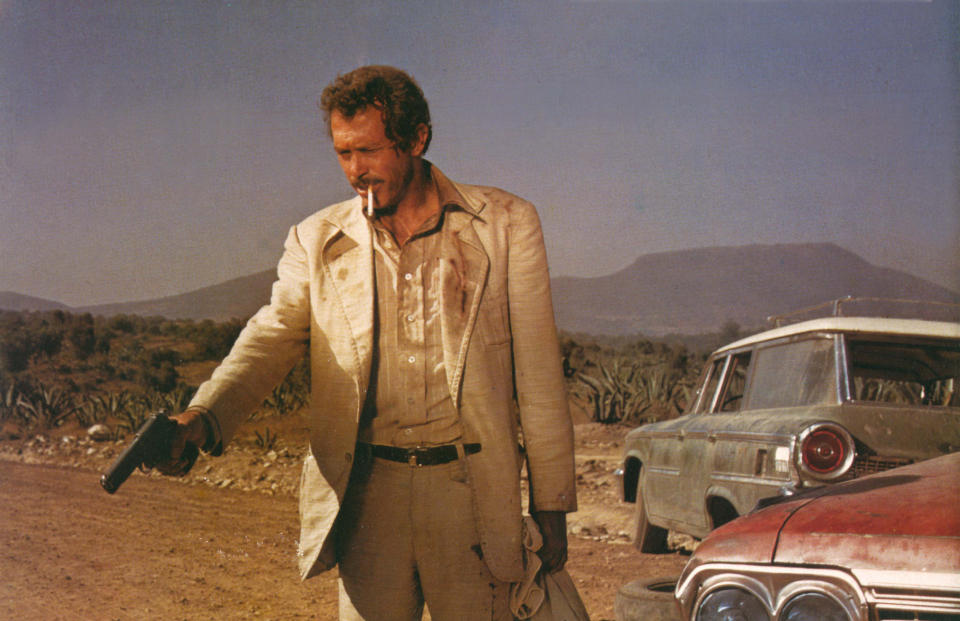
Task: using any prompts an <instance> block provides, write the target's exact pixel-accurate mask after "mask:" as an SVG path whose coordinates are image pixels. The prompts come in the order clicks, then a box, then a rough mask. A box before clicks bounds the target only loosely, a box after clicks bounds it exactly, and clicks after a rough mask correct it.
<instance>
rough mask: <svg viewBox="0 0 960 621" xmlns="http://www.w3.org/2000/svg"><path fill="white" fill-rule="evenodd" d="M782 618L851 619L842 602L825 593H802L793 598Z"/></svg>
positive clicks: (799, 620)
mask: <svg viewBox="0 0 960 621" xmlns="http://www.w3.org/2000/svg"><path fill="white" fill-rule="evenodd" d="M780 618H781V619H783V621H850V615H848V614H847V611H846V610H844V608H843V606H841V605H840V602H838V601H837V600H835V599H833V598H832V597H830V596H828V595H824V594H823V593H801V594H800V595H797V596H796V597H793V598H791V599H790V601H788V602H787V605H786V606H784V607H783V614H781V615H780Z"/></svg>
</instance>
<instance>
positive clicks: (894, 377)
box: [847, 338, 960, 407]
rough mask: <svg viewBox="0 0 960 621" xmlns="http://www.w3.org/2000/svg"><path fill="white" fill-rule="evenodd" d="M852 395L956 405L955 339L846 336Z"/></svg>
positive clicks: (959, 371)
mask: <svg viewBox="0 0 960 621" xmlns="http://www.w3.org/2000/svg"><path fill="white" fill-rule="evenodd" d="M847 349H848V351H849V359H850V363H849V364H850V375H851V377H852V380H853V385H852V392H851V394H852V396H853V399H854V400H856V401H874V402H881V403H893V404H897V405H909V406H918V405H919V406H923V405H929V406H947V407H958V406H960V391H958V388H960V348H958V347H957V345H956V343H950V342H946V343H941V342H903V341H896V340H891V341H880V340H866V339H858V338H848V339H847Z"/></svg>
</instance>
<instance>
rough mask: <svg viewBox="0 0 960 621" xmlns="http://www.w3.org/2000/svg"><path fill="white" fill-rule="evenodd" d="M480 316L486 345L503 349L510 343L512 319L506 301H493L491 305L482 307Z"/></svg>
mask: <svg viewBox="0 0 960 621" xmlns="http://www.w3.org/2000/svg"><path fill="white" fill-rule="evenodd" d="M479 315H480V317H478V321H479V323H480V332H481V334H482V335H483V344H484V345H486V346H487V347H502V346H504V345H507V344H508V343H509V342H510V318H509V312H508V311H507V301H506V300H504V299H497V300H491V301H490V303H489V304H487V305H481V306H480V312H479Z"/></svg>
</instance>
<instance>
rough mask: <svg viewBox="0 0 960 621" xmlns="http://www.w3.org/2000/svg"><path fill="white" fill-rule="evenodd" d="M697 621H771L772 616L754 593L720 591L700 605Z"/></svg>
mask: <svg viewBox="0 0 960 621" xmlns="http://www.w3.org/2000/svg"><path fill="white" fill-rule="evenodd" d="M697 621H770V615H769V614H768V613H767V609H766V608H765V607H764V606H763V602H761V601H760V600H759V599H757V597H756V596H755V595H753V594H752V593H750V592H748V591H744V590H743V589H718V590H716V591H714V592H713V593H711V594H710V595H707V596H706V597H705V598H704V599H703V601H702V602H701V603H700V608H698V609H697Z"/></svg>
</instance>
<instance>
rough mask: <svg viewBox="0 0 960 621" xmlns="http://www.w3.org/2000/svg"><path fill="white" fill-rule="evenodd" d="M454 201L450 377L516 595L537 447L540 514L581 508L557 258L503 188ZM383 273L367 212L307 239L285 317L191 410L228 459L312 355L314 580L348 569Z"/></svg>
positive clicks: (445, 328)
mask: <svg viewBox="0 0 960 621" xmlns="http://www.w3.org/2000/svg"><path fill="white" fill-rule="evenodd" d="M432 171H433V174H435V175H440V176H441V179H443V180H445V178H444V177H442V173H440V171H439V170H438V169H437V168H436V167H434V168H433V169H432ZM447 183H449V181H447ZM454 187H456V189H457V191H458V192H459V193H460V194H461V195H462V197H463V199H464V203H465V205H467V209H466V210H458V209H453V210H448V213H447V216H446V217H447V218H449V220H448V222H447V224H446V225H445V226H444V227H443V229H442V232H441V233H440V234H441V235H442V236H443V238H442V240H441V258H440V260H441V261H442V264H441V268H440V270H438V272H439V278H440V279H441V283H440V285H441V304H442V309H443V317H442V320H441V324H442V326H441V332H442V339H443V354H444V363H445V366H446V371H447V378H448V381H449V384H450V394H451V396H452V398H453V401H454V404H455V406H456V407H457V408H458V411H459V413H460V417H461V423H462V427H463V436H464V438H463V441H464V442H468V443H469V442H477V443H480V444H481V445H482V450H481V451H480V452H479V453H476V454H473V455H470V456H468V457H467V458H466V460H467V469H468V472H469V477H470V483H471V486H472V489H473V492H474V498H475V514H476V515H475V517H476V521H477V529H478V532H479V534H480V538H481V545H482V547H483V552H484V559H485V560H486V562H487V565H488V566H489V568H490V570H491V572H492V573H493V574H494V575H495V576H496V577H497V578H499V579H501V580H504V581H510V582H515V581H518V580H520V579H521V578H522V576H523V562H522V542H521V522H522V519H521V514H522V507H521V498H520V477H519V472H520V468H521V463H522V462H521V454H520V451H519V448H518V440H519V441H522V443H523V445H524V446H525V448H526V459H527V463H528V468H529V476H530V481H531V490H532V492H531V501H530V502H531V509H536V510H541V511H551V510H554V511H574V510H575V509H576V492H575V481H574V463H573V431H572V425H571V421H570V415H569V412H568V409H567V401H566V393H565V387H564V381H563V376H562V371H561V364H560V353H559V347H558V343H557V336H556V328H555V324H554V317H553V308H552V302H551V297H550V283H549V274H548V272H547V261H546V253H545V251H544V245H543V236H542V233H541V229H540V222H539V219H538V217H537V214H536V211H535V210H534V208H533V206H532V205H530V204H529V203H527V202H526V201H523V200H522V199H520V198H517V197H516V196H513V195H511V194H508V193H506V192H504V191H502V190H498V189H494V188H488V187H480V186H470V185H461V184H454ZM373 269H374V256H373V247H372V239H371V231H370V229H369V225H368V223H367V221H366V220H365V219H364V217H363V216H362V214H361V203H360V199H359V197H358V198H354V199H353V200H349V201H346V202H343V203H339V204H336V205H332V206H330V207H328V208H326V209H323V210H321V211H319V212H318V213H316V214H314V215H313V216H310V217H309V218H307V219H306V220H304V221H303V222H301V223H300V224H298V225H297V226H294V227H293V228H292V229H291V230H290V233H289V235H288V237H287V240H286V243H285V250H284V253H283V256H282V258H281V259H280V263H279V266H278V269H277V272H278V279H277V281H276V282H275V283H274V285H273V292H272V296H271V300H270V304H269V305H268V306H265V307H263V308H262V309H261V310H260V311H259V312H258V313H257V314H256V315H255V316H254V317H253V318H252V319H251V320H250V322H249V323H248V325H247V326H246V328H245V329H244V330H243V332H242V333H241V334H240V337H239V338H238V339H237V342H236V344H235V345H234V347H233V349H232V351H231V352H230V354H229V355H228V356H227V357H226V358H225V359H224V361H223V363H222V364H221V365H220V366H219V367H218V368H217V370H216V371H215V372H214V374H213V376H212V377H211V379H210V380H209V381H207V382H205V383H204V384H203V385H202V386H201V387H200V389H199V390H198V392H197V395H196V397H195V398H194V401H193V403H192V404H191V406H195V407H201V408H204V409H206V410H208V411H209V412H211V413H212V414H213V415H214V416H215V417H216V418H217V422H218V423H219V424H220V429H221V440H222V443H223V444H224V445H225V444H226V443H227V442H228V441H229V440H230V438H231V437H232V435H233V434H234V433H235V431H236V429H237V427H238V425H239V424H240V423H241V422H242V421H243V420H245V418H246V416H247V415H248V413H249V412H251V411H252V410H253V409H254V408H256V407H258V406H259V405H260V403H261V402H262V400H263V399H264V398H265V396H266V395H267V394H269V392H270V391H271V390H272V389H273V387H274V386H275V385H276V384H277V383H278V382H280V381H281V380H282V379H283V377H284V376H285V375H286V373H287V372H288V371H289V370H290V368H291V367H292V366H293V365H294V364H295V363H296V361H297V360H298V359H300V357H301V356H302V355H303V354H304V353H305V352H307V351H308V352H309V356H310V367H311V373H312V388H311V399H310V405H309V406H308V407H309V411H308V418H309V421H310V454H309V455H308V457H307V459H306V461H305V463H304V469H303V474H302V478H301V489H300V518H301V537H300V550H299V554H300V569H301V575H302V577H303V578H304V579H306V578H309V577H311V576H313V575H316V574H317V573H320V572H321V571H324V570H326V569H329V568H330V567H332V566H333V565H334V564H335V562H336V561H335V558H334V550H333V538H332V537H331V536H330V535H331V531H332V530H333V527H334V522H335V520H336V516H337V514H338V511H339V508H340V503H341V502H342V500H343V498H344V495H345V493H346V488H347V483H348V481H349V478H350V470H351V467H352V465H353V460H354V451H355V446H356V440H357V428H358V421H359V418H360V413H361V409H362V407H363V403H364V399H365V397H366V393H367V389H368V383H369V378H370V368H371V361H372V355H373V344H374V312H375V307H374V280H373Z"/></svg>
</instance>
